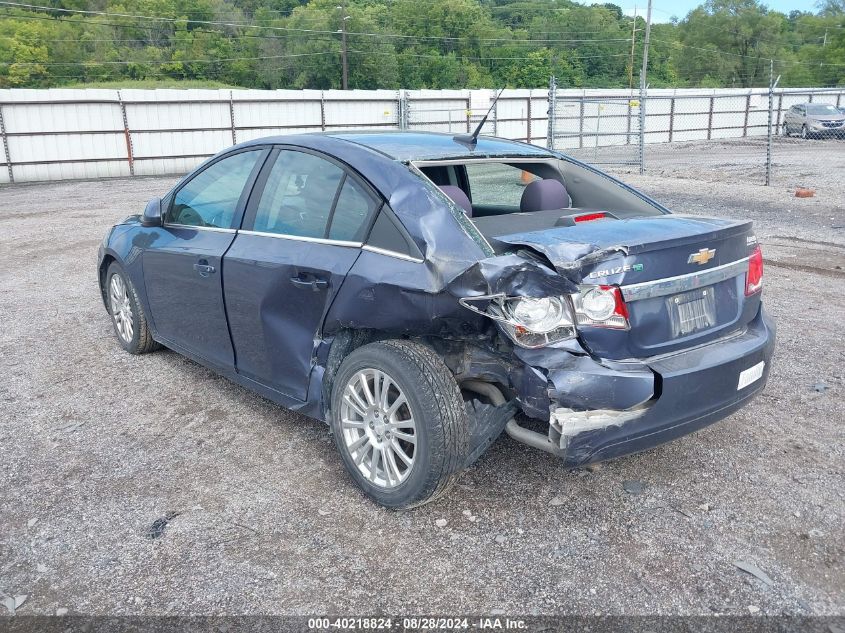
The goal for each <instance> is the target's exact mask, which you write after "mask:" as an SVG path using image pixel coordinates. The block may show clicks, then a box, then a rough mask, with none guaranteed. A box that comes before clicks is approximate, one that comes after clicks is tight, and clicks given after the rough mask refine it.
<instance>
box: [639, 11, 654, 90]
mask: <svg viewBox="0 0 845 633" xmlns="http://www.w3.org/2000/svg"><path fill="white" fill-rule="evenodd" d="M650 37H651V0H648V11H647V12H646V18H645V42H643V70H642V73H641V74H640V87H641V88H642V89H643V90H645V85H646V71H647V70H648V40H649V38H650Z"/></svg>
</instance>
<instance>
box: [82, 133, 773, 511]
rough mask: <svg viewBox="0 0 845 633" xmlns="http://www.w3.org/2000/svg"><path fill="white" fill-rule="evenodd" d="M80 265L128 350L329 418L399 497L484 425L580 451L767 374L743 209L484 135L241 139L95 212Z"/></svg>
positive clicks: (418, 494) (442, 468)
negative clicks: (683, 207)
mask: <svg viewBox="0 0 845 633" xmlns="http://www.w3.org/2000/svg"><path fill="white" fill-rule="evenodd" d="M98 265H99V269H98V270H99V283H100V288H101V290H102V295H103V300H104V302H105V305H106V308H107V310H108V312H109V314H110V315H111V317H112V320H113V322H114V328H115V332H116V334H117V338H118V341H119V342H120V344H121V345H122V346H123V347H124V349H126V351H128V352H130V353H133V354H140V353H144V352H150V351H153V350H154V349H156V348H158V347H159V346H160V345H164V346H167V347H168V348H171V349H173V350H175V351H177V352H179V353H181V354H184V355H185V356H188V357H190V358H192V359H194V360H195V361H196V362H198V363H201V364H203V365H206V366H208V367H210V368H212V369H214V370H215V371H217V372H219V373H220V374H222V375H224V376H226V377H228V378H230V379H231V380H234V381H235V382H237V383H239V384H241V385H244V386H246V387H248V388H250V389H252V390H254V391H256V392H258V393H259V394H261V395H263V396H265V397H267V398H269V399H271V400H273V401H275V402H277V403H279V404H280V405H282V406H284V407H287V408H289V409H293V410H297V411H300V412H302V413H304V414H306V415H308V416H311V417H313V418H317V419H319V420H324V421H325V422H327V423H328V424H330V425H331V428H332V432H333V435H334V438H335V441H336V443H337V447H338V449H339V452H340V454H341V457H342V459H343V461H344V463H345V465H346V467H347V469H348V471H349V473H350V475H351V476H352V477H353V478H354V480H355V481H356V482H357V483H358V485H359V486H360V487H361V488H362V489H363V490H364V491H365V492H366V493H367V494H368V495H370V496H371V497H372V498H373V499H375V500H376V501H378V502H379V503H381V504H384V505H386V506H389V507H394V508H403V507H410V506H414V505H419V504H422V503H425V502H427V501H430V500H432V499H434V498H435V497H437V496H438V495H439V494H441V493H442V492H444V491H445V490H446V489H447V488H448V487H449V486H450V484H451V483H453V482H454V481H455V479H456V477H457V476H458V475H459V473H460V472H461V471H462V469H464V468H465V467H466V466H468V465H469V464H471V463H472V462H473V461H474V460H475V459H477V458H478V457H479V456H480V455H481V454H482V453H483V452H484V450H485V449H486V448H487V447H488V446H489V445H490V444H491V443H492V442H493V441H495V440H496V438H497V437H498V436H499V435H500V434H501V433H502V432H503V431H505V432H507V433H508V434H509V435H510V436H511V437H513V438H514V439H516V440H518V441H521V442H524V443H527V444H529V445H531V446H534V447H536V448H538V449H541V450H543V451H546V452H549V453H552V454H554V455H557V456H559V457H560V458H561V460H562V461H563V463H564V464H565V465H567V466H580V465H584V464H588V463H591V462H596V461H600V460H605V459H609V458H612V457H617V456H620V455H625V454H628V453H632V452H635V451H640V450H643V449H646V448H649V447H652V446H655V445H657V444H659V443H662V442H665V441H667V440H670V439H673V438H676V437H679V436H681V435H684V434H686V433H690V432H692V431H695V430H697V429H700V428H702V427H703V426H705V425H707V424H710V423H712V422H715V421H717V420H720V419H722V418H724V417H725V416H727V415H729V414H730V413H732V412H734V411H736V410H737V409H739V408H740V407H742V406H744V405H745V404H746V403H748V402H749V401H750V400H751V398H752V397H753V396H754V395H755V394H757V393H759V392H760V391H761V390H762V389H763V386H764V385H765V383H766V379H767V377H768V373H769V368H770V365H771V357H772V351H773V348H774V338H775V337H774V327H773V325H772V322H771V321H770V320H769V318H768V317H767V316H766V313H765V312H764V310H763V306H762V302H761V294H762V283H763V259H762V254H761V251H760V247H759V245H758V244H757V239H756V237H755V235H754V233H753V231H752V227H751V223H750V222H741V221H732V220H723V219H717V218H705V217H699V216H696V217H693V216H684V215H676V214H671V213H669V211H668V210H667V209H665V208H664V207H662V206H661V205H660V204H658V203H657V202H655V201H654V200H651V199H650V198H648V197H647V196H645V195H643V194H642V193H639V192H638V191H635V190H634V189H632V188H630V187H628V186H626V185H624V184H622V183H620V182H619V181H617V180H615V179H613V178H611V177H610V176H608V175H606V174H604V173H602V172H600V171H598V170H596V169H594V168H592V167H590V166H587V165H585V164H583V163H580V162H578V161H575V160H573V159H570V158H568V157H566V156H564V155H561V154H559V153H556V152H553V151H550V150H546V149H542V148H540V147H535V146H533V145H526V144H522V143H516V142H511V141H505V140H501V139H496V138H487V137H481V138H467V137H452V136H450V135H445V134H432V133H409V132H394V133H378V132H374V133H336V134H313V135H311V134H309V135H298V136H282V137H274V138H264V139H259V140H255V141H250V142H247V143H243V144H241V145H237V146H235V147H232V148H230V149H227V150H225V151H223V152H221V153H220V154H218V155H216V156H214V157H213V158H211V159H209V160H208V161H206V162H205V163H204V164H202V165H201V166H200V167H198V168H197V169H196V170H194V171H193V172H192V173H190V174H188V175H187V176H186V177H185V178H183V179H182V180H181V181H180V182H179V183H178V184H177V185H176V186H175V187H174V188H173V189H172V190H171V191H170V192H169V193H167V194H166V195H165V196H164V197H163V198H155V199H153V200H152V201H151V202H150V203H149V204H148V205H147V208H146V210H145V211H144V213H143V214H142V215H134V216H131V217H129V218H127V219H126V220H125V221H123V222H122V223H120V224H118V225H117V226H115V227H113V228H112V229H111V230H110V231H109V233H108V235H107V236H106V238H105V240H104V241H103V244H102V246H101V248H100V252H99V264H98Z"/></svg>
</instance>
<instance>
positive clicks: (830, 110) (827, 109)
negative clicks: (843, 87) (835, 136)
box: [805, 103, 839, 115]
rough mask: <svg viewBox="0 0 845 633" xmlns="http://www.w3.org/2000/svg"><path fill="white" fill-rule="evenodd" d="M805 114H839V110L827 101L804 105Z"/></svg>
mask: <svg viewBox="0 0 845 633" xmlns="http://www.w3.org/2000/svg"><path fill="white" fill-rule="evenodd" d="M805 108H806V110H807V114H815V115H819V114H821V115H825V114H839V112H838V111H837V110H836V108H834V107H833V106H832V105H830V104H828V103H814V104H812V105H808V106H805Z"/></svg>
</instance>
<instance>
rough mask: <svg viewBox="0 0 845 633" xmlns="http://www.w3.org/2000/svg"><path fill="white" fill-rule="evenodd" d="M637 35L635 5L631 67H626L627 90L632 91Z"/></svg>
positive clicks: (635, 10) (635, 9) (635, 7)
mask: <svg viewBox="0 0 845 633" xmlns="http://www.w3.org/2000/svg"><path fill="white" fill-rule="evenodd" d="M636 35H637V5H634V26H633V27H632V28H631V65H630V66H629V67H628V90H633V89H634V44H635V43H636Z"/></svg>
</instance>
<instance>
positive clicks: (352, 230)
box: [329, 176, 376, 242]
mask: <svg viewBox="0 0 845 633" xmlns="http://www.w3.org/2000/svg"><path fill="white" fill-rule="evenodd" d="M375 207H376V201H375V200H373V198H372V196H370V195H369V194H368V193H367V192H366V191H365V190H364V187H363V186H362V185H361V184H359V183H357V182H356V181H355V180H354V179H353V178H350V177H348V176H347V177H346V179H345V180H344V181H343V187H342V188H341V190H340V195H339V196H338V198H337V205H335V210H334V213H333V214H332V222H331V227H330V228H329V238H331V239H333V240H345V241H348V242H360V241H362V240H363V239H364V232H365V231H366V230H367V219H368V218H369V217H370V214H371V213H372V212H373V211H375Z"/></svg>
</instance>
